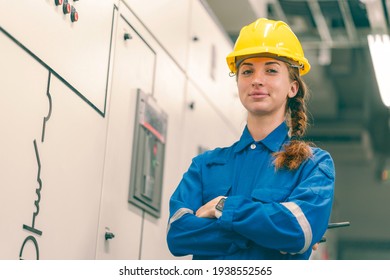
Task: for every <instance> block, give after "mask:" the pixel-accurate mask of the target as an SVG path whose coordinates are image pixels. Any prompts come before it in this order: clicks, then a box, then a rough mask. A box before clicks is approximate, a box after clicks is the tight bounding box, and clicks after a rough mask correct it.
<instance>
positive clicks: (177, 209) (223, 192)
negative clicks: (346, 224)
mask: <svg viewBox="0 0 390 280" xmlns="http://www.w3.org/2000/svg"><path fill="white" fill-rule="evenodd" d="M227 63H228V66H229V68H230V70H231V72H232V73H234V74H235V75H236V78H237V87H238V91H239V96H240V100H241V103H242V104H243V106H244V107H245V108H246V110H247V112H248V117H247V125H246V127H245V129H244V131H243V134H242V136H241V138H240V140H239V141H238V142H236V143H234V144H233V145H232V146H230V147H226V148H217V149H215V150H213V151H208V152H206V153H203V154H201V155H199V156H197V157H195V158H194V159H193V161H192V164H191V166H190V167H189V169H188V171H187V172H186V173H185V174H184V176H183V178H182V180H181V182H180V184H179V186H178V187H177V189H176V191H175V192H174V193H173V195H172V197H171V200H170V219H169V224H168V235H167V242H168V246H169V249H170V250H171V252H172V254H174V255H176V256H183V255H193V258H194V259H308V258H309V257H310V254H311V251H312V248H313V246H316V244H317V243H318V242H319V240H320V239H321V237H322V236H323V234H324V233H325V231H326V228H327V225H328V221H329V217H330V213H331V208H332V203H333V193H334V180H335V172H334V165H333V161H332V158H331V156H330V155H329V153H327V152H326V151H324V150H321V149H319V148H315V147H311V146H309V145H308V144H307V143H305V142H304V141H303V140H302V139H301V137H302V136H304V134H305V130H306V123H307V117H306V106H305V99H306V98H307V96H306V95H307V89H306V86H305V83H304V82H303V80H302V78H301V76H302V75H304V74H306V73H307V72H308V71H309V70H310V64H309V63H308V61H307V59H306V58H305V57H304V53H303V50H302V47H301V44H300V42H299V41H298V39H297V37H296V36H295V34H294V33H293V32H292V31H291V29H290V28H289V26H288V25H287V24H285V23H284V22H281V21H272V20H268V19H263V18H262V19H258V20H257V21H255V22H254V23H252V24H250V25H248V26H245V27H244V28H243V29H242V30H241V32H240V36H239V37H238V39H237V42H236V44H235V47H234V51H233V52H232V53H231V54H229V55H228V56H227Z"/></svg>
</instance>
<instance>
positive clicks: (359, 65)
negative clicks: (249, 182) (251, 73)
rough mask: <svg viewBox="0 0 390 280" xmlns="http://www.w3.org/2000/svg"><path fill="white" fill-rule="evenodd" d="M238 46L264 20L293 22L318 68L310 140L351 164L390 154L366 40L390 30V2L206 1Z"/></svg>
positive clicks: (313, 75)
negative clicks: (241, 36)
mask: <svg viewBox="0 0 390 280" xmlns="http://www.w3.org/2000/svg"><path fill="white" fill-rule="evenodd" d="M203 2H204V4H205V6H206V7H208V9H209V10H210V12H211V14H213V16H214V17H215V18H216V20H217V21H218V22H219V24H220V25H221V28H222V29H223V30H224V31H225V32H226V33H227V35H228V36H229V37H230V38H231V39H232V41H233V42H234V41H235V40H236V38H237V36H238V34H239V31H240V29H241V27H243V26H244V25H247V24H249V23H251V22H253V21H255V20H256V19H257V18H259V17H266V18H269V19H279V20H283V21H285V22H287V23H288V24H289V25H290V27H291V28H292V29H293V31H294V32H295V33H296V35H297V36H298V38H299V39H300V41H301V43H302V46H303V49H304V51H305V56H306V57H307V58H308V59H309V61H310V64H311V65H312V69H311V71H310V73H309V74H307V76H305V77H304V79H305V81H306V83H307V84H308V86H309V88H310V91H311V98H310V100H309V110H310V114H311V126H310V129H309V132H308V138H309V139H310V140H313V141H315V142H316V143H319V145H321V144H322V145H325V146H326V148H327V149H328V150H330V151H331V152H333V156H334V157H336V158H338V159H339V160H342V161H346V162H351V161H353V162H356V161H360V162H367V161H369V160H370V159H372V157H373V156H379V157H380V158H384V159H386V158H389V157H390V145H389V144H388V143H390V131H389V110H388V108H387V107H385V106H384V105H383V104H382V102H381V99H380V95H379V91H378V87H377V84H376V80H375V74H374V71H373V67H372V62H371V57H370V54H369V49H368V43H367V35H368V34H370V33H375V34H376V33H388V29H389V21H390V20H389V13H390V0H364V1H363V0H339V1H337V0H204V1H203Z"/></svg>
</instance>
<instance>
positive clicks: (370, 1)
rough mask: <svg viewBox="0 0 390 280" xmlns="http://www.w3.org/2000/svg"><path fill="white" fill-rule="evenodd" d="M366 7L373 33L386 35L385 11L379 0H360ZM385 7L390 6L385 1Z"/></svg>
mask: <svg viewBox="0 0 390 280" xmlns="http://www.w3.org/2000/svg"><path fill="white" fill-rule="evenodd" d="M361 1H362V2H363V3H365V5H366V9H367V14H368V19H369V21H370V25H371V30H372V32H373V33H387V23H386V17H385V11H384V9H383V5H382V1H381V0H364V1H363V0H361ZM386 5H387V7H388V6H389V5H390V4H389V1H388V0H387V1H386Z"/></svg>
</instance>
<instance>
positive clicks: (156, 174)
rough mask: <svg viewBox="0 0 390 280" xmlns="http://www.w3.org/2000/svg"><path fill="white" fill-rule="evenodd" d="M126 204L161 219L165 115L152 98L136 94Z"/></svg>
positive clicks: (141, 93)
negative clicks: (127, 200)
mask: <svg viewBox="0 0 390 280" xmlns="http://www.w3.org/2000/svg"><path fill="white" fill-rule="evenodd" d="M135 119H136V123H135V127H134V143H133V156H132V163H131V177H130V191H129V202H130V203H132V204H134V205H136V206H138V207H140V208H142V209H144V210H145V211H147V212H148V213H150V214H151V215H153V216H155V217H157V218H158V217H160V210H161V193H162V180H163V170H164V155H165V144H166V133H167V114H166V113H165V112H164V111H162V110H161V109H160V108H159V107H158V106H157V104H156V101H155V100H154V99H153V97H152V96H151V95H148V94H145V93H144V92H142V91H141V90H138V92H137V109H136V118H135Z"/></svg>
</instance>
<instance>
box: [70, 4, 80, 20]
mask: <svg viewBox="0 0 390 280" xmlns="http://www.w3.org/2000/svg"><path fill="white" fill-rule="evenodd" d="M70 20H71V21H72V22H75V21H78V20H79V13H78V12H77V11H76V9H75V8H74V7H73V6H72V10H71V12H70Z"/></svg>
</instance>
